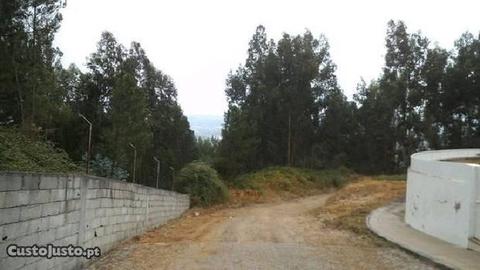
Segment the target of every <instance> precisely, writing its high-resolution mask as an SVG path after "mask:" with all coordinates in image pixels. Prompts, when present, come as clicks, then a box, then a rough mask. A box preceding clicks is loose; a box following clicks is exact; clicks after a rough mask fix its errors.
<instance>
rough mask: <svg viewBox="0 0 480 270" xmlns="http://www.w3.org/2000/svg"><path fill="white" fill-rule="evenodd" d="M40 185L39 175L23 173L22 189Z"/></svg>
mask: <svg viewBox="0 0 480 270" xmlns="http://www.w3.org/2000/svg"><path fill="white" fill-rule="evenodd" d="M39 186H40V175H25V176H24V177H23V179H22V187H21V188H22V189H24V190H36V189H38V188H39Z"/></svg>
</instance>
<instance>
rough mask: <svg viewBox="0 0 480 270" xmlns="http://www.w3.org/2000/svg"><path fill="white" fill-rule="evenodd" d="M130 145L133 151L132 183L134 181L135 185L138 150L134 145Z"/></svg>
mask: <svg viewBox="0 0 480 270" xmlns="http://www.w3.org/2000/svg"><path fill="white" fill-rule="evenodd" d="M129 145H130V147H131V148H132V149H133V178H132V181H133V183H135V169H136V167H137V148H136V147H135V145H133V143H130V144H129Z"/></svg>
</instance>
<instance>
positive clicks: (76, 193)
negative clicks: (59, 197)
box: [67, 189, 80, 200]
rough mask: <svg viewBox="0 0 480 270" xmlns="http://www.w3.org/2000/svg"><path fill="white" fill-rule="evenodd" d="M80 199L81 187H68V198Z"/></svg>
mask: <svg viewBox="0 0 480 270" xmlns="http://www.w3.org/2000/svg"><path fill="white" fill-rule="evenodd" d="M77 199H80V189H67V200H77Z"/></svg>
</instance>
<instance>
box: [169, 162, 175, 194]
mask: <svg viewBox="0 0 480 270" xmlns="http://www.w3.org/2000/svg"><path fill="white" fill-rule="evenodd" d="M168 168H170V171H172V188H171V190H173V187H174V183H175V169H174V168H173V167H168Z"/></svg>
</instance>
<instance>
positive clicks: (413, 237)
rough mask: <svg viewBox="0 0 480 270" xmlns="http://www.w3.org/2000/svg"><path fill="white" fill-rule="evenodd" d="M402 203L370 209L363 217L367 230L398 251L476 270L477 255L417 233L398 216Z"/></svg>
mask: <svg viewBox="0 0 480 270" xmlns="http://www.w3.org/2000/svg"><path fill="white" fill-rule="evenodd" d="M404 209H405V203H398V202H395V203H392V204H389V205H387V206H385V207H381V208H378V209H376V210H373V211H372V212H371V213H370V214H369V215H368V216H367V218H366V223H367V227H368V229H369V230H370V231H372V232H373V233H375V234H376V235H378V236H380V237H381V238H384V239H386V240H387V241H390V242H392V243H394V244H396V245H398V246H399V247H400V248H402V249H405V250H408V251H410V252H413V253H414V254H416V255H419V256H420V257H423V258H426V259H428V260H430V261H432V262H433V263H435V264H437V265H439V266H443V267H446V268H450V269H479V268H480V252H475V251H472V250H467V249H464V248H460V247H457V246H455V245H453V244H450V243H447V242H445V241H442V240H440V239H437V238H435V237H432V236H429V235H427V234H424V233H422V232H420V231H417V230H415V229H413V228H412V227H410V226H409V225H407V224H406V223H405V222H404V221H403V218H402V217H403V215H399V214H401V213H402V212H403V210H404Z"/></svg>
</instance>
